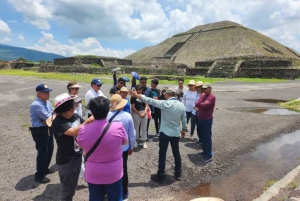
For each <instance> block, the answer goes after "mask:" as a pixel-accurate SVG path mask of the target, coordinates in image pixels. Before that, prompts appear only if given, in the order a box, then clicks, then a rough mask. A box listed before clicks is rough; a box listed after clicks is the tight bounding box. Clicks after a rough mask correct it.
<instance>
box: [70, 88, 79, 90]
mask: <svg viewBox="0 0 300 201" xmlns="http://www.w3.org/2000/svg"><path fill="white" fill-rule="evenodd" d="M71 89H74V90H77V91H78V90H79V88H71Z"/></svg>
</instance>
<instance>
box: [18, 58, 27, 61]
mask: <svg viewBox="0 0 300 201" xmlns="http://www.w3.org/2000/svg"><path fill="white" fill-rule="evenodd" d="M17 61H20V62H26V58H25V57H19V58H18V59H17Z"/></svg>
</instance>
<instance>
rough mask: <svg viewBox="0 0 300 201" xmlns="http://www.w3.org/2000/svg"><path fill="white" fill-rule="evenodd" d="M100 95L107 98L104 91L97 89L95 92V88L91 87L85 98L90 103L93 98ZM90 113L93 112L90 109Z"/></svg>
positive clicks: (86, 102)
mask: <svg viewBox="0 0 300 201" xmlns="http://www.w3.org/2000/svg"><path fill="white" fill-rule="evenodd" d="M98 96H103V97H105V98H107V97H106V96H104V94H103V93H102V91H100V90H99V91H97V92H95V91H94V89H93V88H91V89H90V90H88V92H86V94H85V96H84V98H85V104H86V105H87V104H89V102H90V100H91V98H95V97H98ZM88 114H92V113H91V111H90V110H88Z"/></svg>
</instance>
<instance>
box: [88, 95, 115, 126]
mask: <svg viewBox="0 0 300 201" xmlns="http://www.w3.org/2000/svg"><path fill="white" fill-rule="evenodd" d="M109 104H110V102H109V100H108V99H107V98H105V97H103V96H98V97H96V98H92V99H91V100H90V102H89V108H90V110H91V112H92V114H93V116H94V118H95V119H97V120H100V119H106V117H107V114H108V112H109Z"/></svg>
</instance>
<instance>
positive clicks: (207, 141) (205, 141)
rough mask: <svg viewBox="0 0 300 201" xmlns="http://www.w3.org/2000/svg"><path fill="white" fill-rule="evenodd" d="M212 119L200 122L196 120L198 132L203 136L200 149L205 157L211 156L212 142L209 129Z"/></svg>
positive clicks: (200, 120)
mask: <svg viewBox="0 0 300 201" xmlns="http://www.w3.org/2000/svg"><path fill="white" fill-rule="evenodd" d="M212 123H213V119H208V120H202V119H198V125H199V127H200V131H201V132H202V134H203V138H202V148H203V151H204V153H205V154H206V155H209V156H212V155H213V153H212V140H211V135H212V132H211V128H212Z"/></svg>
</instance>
